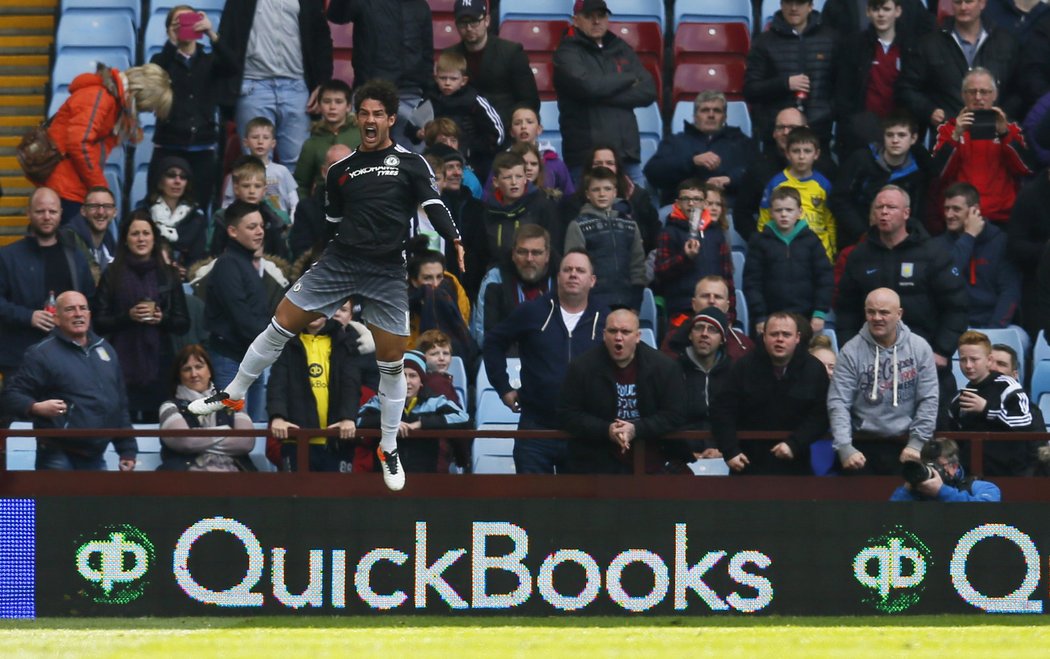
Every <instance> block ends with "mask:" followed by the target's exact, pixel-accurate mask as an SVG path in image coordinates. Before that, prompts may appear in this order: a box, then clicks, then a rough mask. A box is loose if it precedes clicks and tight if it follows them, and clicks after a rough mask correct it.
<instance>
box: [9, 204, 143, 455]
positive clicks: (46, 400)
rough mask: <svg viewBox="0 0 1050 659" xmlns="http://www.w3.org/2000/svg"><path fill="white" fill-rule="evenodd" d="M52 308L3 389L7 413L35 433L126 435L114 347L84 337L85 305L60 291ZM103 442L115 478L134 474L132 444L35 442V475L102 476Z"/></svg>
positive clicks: (134, 447) (71, 440)
mask: <svg viewBox="0 0 1050 659" xmlns="http://www.w3.org/2000/svg"><path fill="white" fill-rule="evenodd" d="M56 208H57V204H56ZM57 218H58V214H57V212H56V214H55V219H56V220H57ZM56 306H57V311H56V312H55V331H54V332H53V333H52V334H51V336H49V337H47V338H46V339H44V340H43V341H41V342H40V343H37V344H36V345H34V346H32V347H30V348H29V350H28V351H27V352H26V355H25V361H24V362H23V363H22V366H21V367H20V368H19V370H18V372H17V373H15V374H14V377H13V378H11V381H10V382H9V383H8V384H7V386H6V387H5V388H4V395H3V402H4V405H3V407H4V409H5V411H6V413H7V414H11V415H14V416H19V417H31V418H32V419H33V428H35V429H38V430H53V429H56V428H131V421H130V419H128V405H127V398H126V395H125V392H124V381H123V378H121V375H120V363H119V362H118V361H117V356H116V353H115V352H114V350H113V346H111V345H110V344H109V343H107V342H106V340H105V339H103V338H100V337H99V336H98V335H97V334H95V333H94V332H92V331H91V309H90V308H89V307H88V301H87V298H86V297H84V296H83V295H82V294H81V293H78V292H77V291H66V292H64V293H61V294H60V295H59V296H58V301H57V305H56ZM110 441H112V442H113V448H115V449H116V451H117V454H118V455H119V456H120V462H119V466H120V470H121V471H131V470H133V469H134V468H135V457H136V455H137V454H138V444H137V442H136V441H135V438H134V437H124V438H122V439H112V440H110V439H107V438H99V437H93V438H90V439H87V438H74V437H70V438H61V439H58V438H50V439H40V440H38V441H37V449H36V468H37V469H38V470H43V469H58V470H90V471H103V470H105V468H106V462H105V460H104V458H103V456H102V454H103V453H104V452H105V450H106V445H107V444H109V443H110Z"/></svg>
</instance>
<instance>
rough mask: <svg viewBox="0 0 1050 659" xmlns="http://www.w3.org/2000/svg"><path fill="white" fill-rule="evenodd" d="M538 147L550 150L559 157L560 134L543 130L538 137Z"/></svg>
mask: <svg viewBox="0 0 1050 659" xmlns="http://www.w3.org/2000/svg"><path fill="white" fill-rule="evenodd" d="M540 146H541V147H542V148H544V149H552V150H553V151H554V153H557V154H558V155H559V156H560V155H561V132H560V131H558V130H545V131H543V135H542V136H541V137H540Z"/></svg>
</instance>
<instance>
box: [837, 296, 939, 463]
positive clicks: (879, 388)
mask: <svg viewBox="0 0 1050 659" xmlns="http://www.w3.org/2000/svg"><path fill="white" fill-rule="evenodd" d="M903 315H904V311H903V310H902V309H901V300H900V296H898V295H897V293H895V292H894V291H893V290H891V289H889V288H877V289H875V290H874V291H872V292H871V293H869V294H868V297H867V298H866V299H865V301H864V317H865V318H866V322H865V323H864V326H863V327H861V330H860V333H859V334H857V336H855V337H853V338H852V339H850V340H849V341H848V342H847V343H846V345H844V346H843V347H842V350H840V351H839V358H838V361H837V362H836V364H835V373H834V375H832V378H831V386H830V388H829V389H828V417H829V419H830V421H831V434H832V436H833V440H832V446H833V447H834V449H835V451H836V453H838V457H839V462H841V464H842V468H843V470H844V473H847V474H849V473H854V474H875V475H883V476H888V475H897V474H899V473H900V463H902V462H905V461H907V460H918V459H919V452H920V451H921V450H922V447H923V445H924V444H926V442H928V441H929V440H930V439H931V438H932V437H933V431H934V428H935V426H936V424H937V401H938V389H937V366H936V364H935V363H934V361H933V350H932V349H931V348H930V344H929V343H927V342H926V340H925V339H923V338H922V337H921V336H919V335H917V334H913V333H912V332H911V330H909V329H908V326H907V325H905V324H904V323H903V322H901V317H902V316H903Z"/></svg>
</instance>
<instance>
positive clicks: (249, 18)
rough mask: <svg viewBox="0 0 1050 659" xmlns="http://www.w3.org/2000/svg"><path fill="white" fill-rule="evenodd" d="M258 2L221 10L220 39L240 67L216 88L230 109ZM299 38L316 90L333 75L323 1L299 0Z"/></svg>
mask: <svg viewBox="0 0 1050 659" xmlns="http://www.w3.org/2000/svg"><path fill="white" fill-rule="evenodd" d="M256 1H257V0H227V2H226V6H225V7H224V8H223V10H222V21H221V22H220V23H219V41H222V42H224V43H225V45H226V47H227V48H229V49H230V51H231V52H232V53H233V55H234V62H235V63H236V65H237V67H238V68H237V69H236V72H235V73H232V74H231V75H229V76H224V77H223V78H222V80H220V81H218V82H219V83H220V85H221V86H220V87H219V88H218V89H217V90H216V96H217V100H218V102H219V104H220V105H223V106H225V107H228V108H233V107H236V105H237V98H238V97H239V96H240V94H241V80H242V74H243V67H244V58H245V56H246V55H247V53H248V37H249V35H251V32H252V22H253V21H254V20H255V7H256ZM428 34H429V32H428ZM299 39H300V41H301V42H302V49H303V82H305V83H306V88H307V89H308V90H313V89H315V88H316V87H317V86H318V85H320V84H321V83H322V82H325V81H326V80H329V79H331V77H332V33H331V31H330V30H329V29H328V21H326V20H325V15H324V2H323V0H299ZM354 52H355V53H356V52H357V49H355V50H354Z"/></svg>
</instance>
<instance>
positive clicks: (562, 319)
mask: <svg viewBox="0 0 1050 659" xmlns="http://www.w3.org/2000/svg"><path fill="white" fill-rule="evenodd" d="M595 282H596V279H595V277H594V266H593V265H592V264H591V258H590V256H588V255H587V252H585V251H583V250H580V249H576V250H571V251H570V252H569V253H567V254H566V255H565V257H564V258H562V260H561V266H560V267H559V268H558V290H557V293H548V294H547V295H544V296H543V297H540V298H538V299H535V300H531V301H529V302H525V303H524V304H520V305H518V306H517V307H516V308H515V309H514V311H512V312H511V314H510V315H509V316H508V317H507V319H506V320H504V321H503V322H502V323H500V324H499V325H497V326H496V327H494V328H492V329H491V330H489V331H487V332H486V334H485V347H484V357H485V372H486V373H487V374H488V377H489V382H491V383H492V386H493V387H495V389H496V391H497V393H499V395H500V397H502V398H503V403H504V404H505V405H506V406H507V407H509V408H510V409H511V410H513V411H515V412H521V418H520V420H519V422H518V428H521V429H533V430H535V429H545V430H556V429H558V428H559V427H560V424H559V419H558V414H557V408H558V403H559V401H560V400H561V386H562V382H563V381H564V380H565V374H566V373H567V372H568V367H569V362H570V361H571V360H572V359H573V358H574V357H576V356H578V355H582V354H583V353H584V352H586V351H587V350H589V349H591V348H593V347H594V346H596V345H600V344H601V343H602V338H603V336H602V331H603V329H604V327H605V313H604V310H603V309H600V308H599V307H598V305H597V303H595V302H593V301H592V300H591V299H590V292H591V289H592V288H594V284H595ZM515 343H517V345H518V354H519V355H521V388H520V389H514V388H512V387H511V385H510V378H509V377H508V376H507V351H508V350H509V349H510V348H511V346H513V345H514V344H515ZM568 453H569V447H568V444H567V443H566V441H565V440H562V439H523V440H515V441H514V467H515V470H516V471H517V473H519V474H553V473H555V472H556V471H557V472H559V473H560V472H564V470H565V466H566V461H567V459H568Z"/></svg>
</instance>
